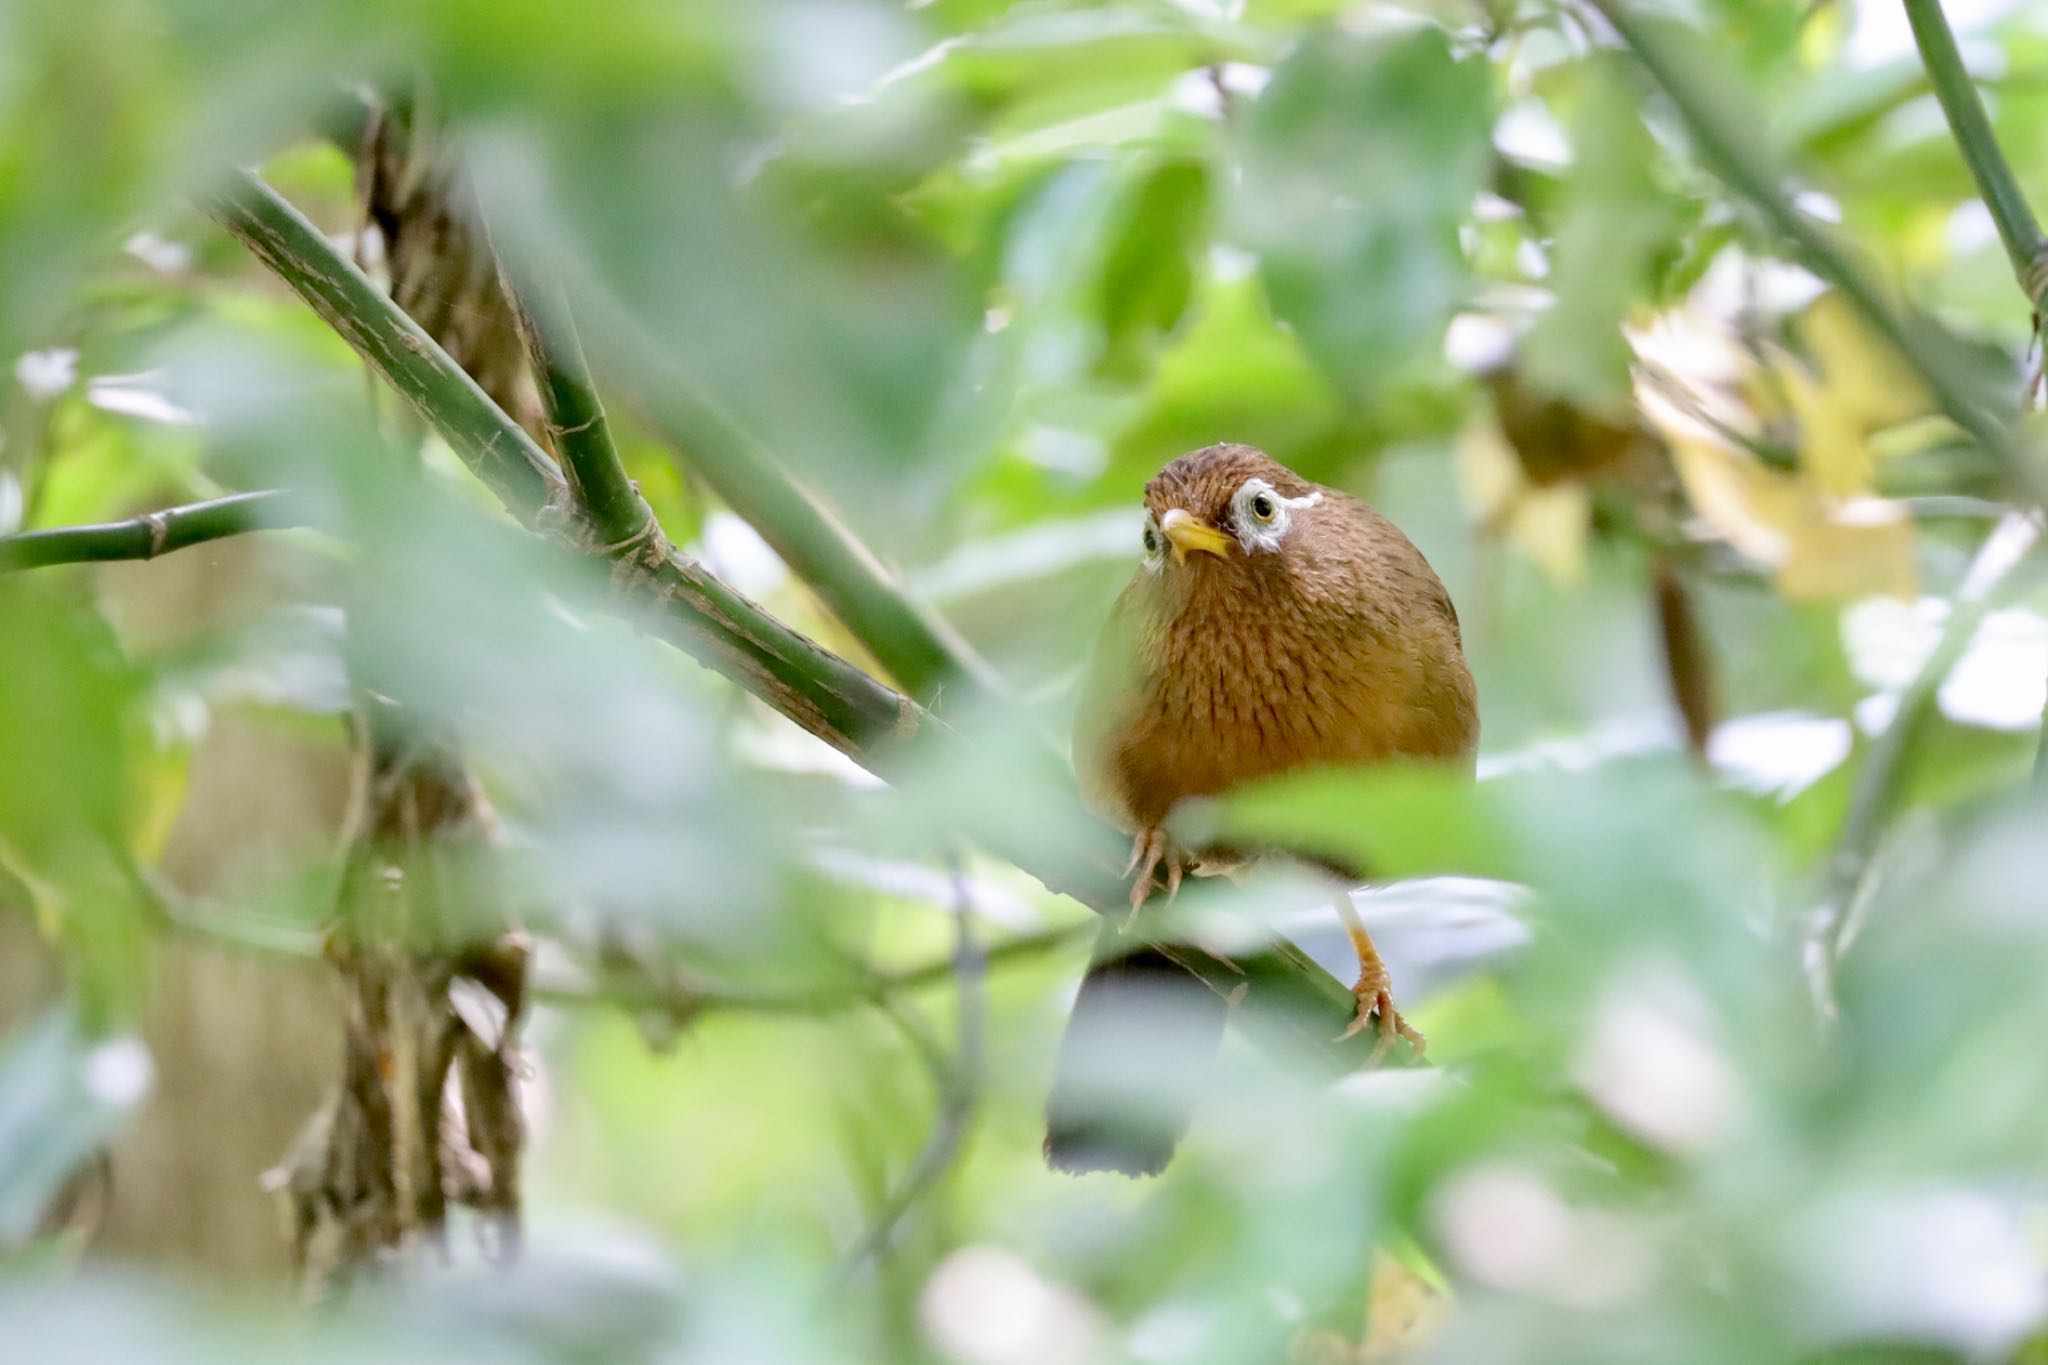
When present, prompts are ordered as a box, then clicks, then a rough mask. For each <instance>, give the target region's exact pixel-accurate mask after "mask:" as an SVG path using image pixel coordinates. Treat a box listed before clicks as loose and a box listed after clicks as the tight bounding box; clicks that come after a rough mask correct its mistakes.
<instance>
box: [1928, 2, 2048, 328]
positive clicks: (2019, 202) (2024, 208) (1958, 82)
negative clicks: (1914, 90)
mask: <svg viewBox="0 0 2048 1365" xmlns="http://www.w3.org/2000/svg"><path fill="white" fill-rule="evenodd" d="M1905 5H1906V18H1907V20H1908V21H1909V22H1910V23H1911V24H1912V26H1913V41H1914V43H1915V44H1916V45H1917V46H1918V47H1919V49H1920V60H1921V62H1922V63H1923V64H1924V65H1925V66H1926V68H1927V78H1928V80H1929V81H1930V82H1931V83H1932V84H1933V86H1934V94H1935V98H1936V99H1938V100H1940V101H1941V111H1942V113H1943V114H1945V115H1947V117H1948V126H1949V131H1950V132H1951V133H1953V134H1954V136H1955V140H1956V146H1957V148H1958V149H1959V150H1960V151H1961V152H1962V154H1963V161H1964V162H1965V163H1966V164H1967V165H1968V166H1969V168H1970V176H1971V178H1972V179H1973V180H1975V181H1976V182H1977V194H1978V196H1979V197H1980V198H1982V199H1983V201H1984V207H1985V208H1987V209H1989V210H1990V211H1991V221H1992V222H1993V223H1995V224H1997V225H1998V239H1999V240H2000V241H2001V242H2003V243H2004V244H2005V254H2006V257H2007V259H2008V260H2010V261H2011V262H2012V269H2013V274H2014V276H2016V277H2017V278H2018V280H2019V282H2020V288H2021V290H2023V291H2024V292H2025V293H2026V296H2027V302H2028V304H2029V305H2030V306H2031V307H2032V308H2033V310H2034V312H2035V313H2037V314H2038V313H2041V312H2042V311H2043V310H2044V305H2048V238H2044V237H2042V235H2041V225H2040V224H2039V223H2038V222H2036V221H2035V219H2034V211H2033V209H2032V208H2030V207H2029V206H2028V204H2027V197H2026V195H2024V194H2022V193H2021V192H2020V186H2019V181H2018V180H2016V179H2014V178H2013V173H2012V167H2011V165H2010V164H2008V163H2007V161H2006V159H2005V152H2004V150H2003V149H2002V148H2000V147H1999V145H1998V138H1997V136H1996V135H1995V134H1994V133H1993V132H1992V131H1991V120H1990V119H1988V118H1986V117H1985V115H1984V102H1983V101H1982V100H1981V99H1979V98H1978V96H1977V87H1976V85H1975V84H1974V83H1973V82H1972V81H1971V80H1970V73H1969V72H1968V71H1967V70H1966V69H1965V68H1964V66H1963V55H1962V53H1961V52H1960V51H1958V50H1957V48H1956V37H1955V34H1954V33H1953V32H1952V31H1951V30H1950V29H1949V26H1948V19H1947V17H1946V16H1945V15H1943V14H1942V12H1941V5H1940V3H1939V0H1905Z"/></svg>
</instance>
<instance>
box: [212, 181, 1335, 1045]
mask: <svg viewBox="0 0 2048 1365" xmlns="http://www.w3.org/2000/svg"><path fill="white" fill-rule="evenodd" d="M207 206H208V208H209V210H210V211H211V212H213V213H214V215H215V216H216V217H217V218H218V219H219V220H220V221H221V223H222V225H223V226H225V227H226V228H227V230H228V231H229V232H230V233H232V234H233V235H234V236H235V237H237V238H238V239H240V240H241V241H242V242H243V243H244V244H246V245H247V246H248V247H249V249H250V250H251V251H252V252H254V253H255V254H256V256H257V258H258V259H259V260H261V261H263V263H264V264H265V265H267V266H268V267H269V268H270V269H271V270H272V271H274V272H275V273H276V274H277V276H278V277H279V278H280V279H282V280H283V281H284V282H285V283H286V284H287V285H288V286H290V287H291V288H292V290H293V291H294V292H296V293H297V294H298V295H299V296H300V297H301V298H303V299H304V300H305V301H306V302H307V303H308V304H309V305H310V306H311V307H312V308H313V310H314V311H315V312H316V313H318V314H319V315H320V316H321V318H323V319H324V320H325V321H326V322H327V323H328V324H329V325H330V326H332V327H333V328H334V329H335V331H336V332H337V333H339V334H340V336H341V337H342V338H343V339H344V340H345V341H347V342H348V343H349V344H350V345H351V346H352V347H353V348H354V349H355V350H356V351H357V353H358V354H360V355H361V356H362V357H363V358H364V360H365V361H367V362H368V363H369V365H370V366H371V368H372V369H373V370H375V371H376V372H377V373H378V374H379V375H381V376H382V377H383V378H384V379H385V380H386V381H387V382H389V383H390V384H391V385H392V387H394V388H395V389H397V390H398V391H399V392H400V393H401V394H403V395H405V396H406V397H407V398H408V399H410V400H412V401H413V403H414V404H415V405H416V406H417V407H418V408H419V410H420V412H421V414H422V416H424V417H425V419H426V420H427V422H428V423H429V425H431V426H432V427H433V428H434V429H435V430H436V431H437V432H439V433H440V434H441V436H442V438H443V439H444V440H446V441H447V442H448V444H449V446H450V447H451V448H452V449H453V450H455V452H456V453H457V454H458V455H460V456H462V458H463V459H464V460H465V461H466V462H468V464H469V466H470V468H471V469H473V470H474V471H475V472H476V473H477V475H478V476H479V477H480V478H481V479H482V480H483V481H484V482H485V483H486V484H487V485H488V486H489V487H490V488H491V489H492V490H493V491H494V492H495V493H496V494H497V495H498V496H499V498H500V499H502V500H503V501H504V503H505V505H506V506H507V508H508V509H509V510H510V511H511V512H512V513H513V514H514V515H515V516H517V517H518V518H519V519H520V520H521V521H523V522H525V523H527V524H528V525H534V524H539V523H543V522H544V521H545V520H546V518H545V516H544V509H545V508H546V507H548V506H550V505H552V506H555V507H557V508H560V507H562V506H563V505H564V503H565V501H566V496H565V495H566V493H567V491H568V490H567V487H566V485H565V484H564V483H563V481H562V480H561V477H560V476H559V475H558V474H556V473H555V471H554V467H553V465H552V464H549V463H547V459H546V456H545V455H543V454H542V453H541V452H540V449H539V447H538V446H536V445H534V444H533V442H532V440H531V439H530V438H528V437H527V436H526V434H525V433H524V432H523V431H522V430H520V428H519V426H518V424H517V423H515V422H513V421H512V419H511V418H509V417H507V416H506V415H505V414H504V413H503V412H502V411H500V410H499V409H498V408H497V407H496V406H495V405H494V404H493V403H491V401H490V399H489V398H488V397H486V396H485V395H484V394H483V392H482V391H481V390H479V389H478V388H477V387H476V386H475V385H474V384H473V383H470V382H468V377H467V376H466V375H464V374H463V373H462V371H461V369H460V367H459V366H457V365H455V363H454V362H453V361H452V360H451V359H449V357H448V356H447V355H446V353H444V352H443V351H442V350H441V348H440V347H439V346H438V345H436V344H435V342H434V341H433V339H432V338H431V337H428V336H427V335H425V334H424V333H423V332H421V331H420V329H419V328H418V327H417V326H416V325H415V324H414V323H413V322H412V320H411V319H409V318H407V317H406V316H405V314H404V313H403V312H401V311H400V310H399V309H398V308H397V306H396V305H394V304H393V303H392V302H391V300H390V299H389V298H387V297H386V296H385V295H384V294H383V293H382V292H381V291H379V290H378V289H377V288H376V286H375V285H373V284H372V283H371V282H370V281H369V280H368V279H367V278H365V277H364V276H363V274H362V272H361V271H359V270H357V269H356V267H355V265H354V264H353V263H352V262H350V261H349V260H348V259H347V258H346V257H344V256H343V255H342V254H341V253H340V252H339V251H337V250H336V249H335V247H334V245H333V243H331V242H329V241H328V240H327V238H326V237H325V235H323V234H322V233H321V232H320V231H319V229H318V228H316V227H314V226H313V225H312V224H311V223H310V222H308V221H307V220H306V219H305V218H304V217H303V216H301V215H300V214H299V212H298V211H297V210H296V209H294V208H293V207H292V206H291V205H290V204H288V203H286V202H285V201H284V200H283V199H282V198H280V197H279V196H278V195H277V194H276V193H275V192H274V191H273V190H271V189H270V187H269V186H268V185H266V184H264V183H263V182H262V181H261V180H260V179H258V178H257V177H255V176H253V175H249V174H247V173H239V174H237V175H236V176H235V177H234V179H233V180H232V181H231V183H230V185H229V187H228V188H227V189H226V190H224V191H222V192H220V193H218V194H215V195H213V196H211V197H210V198H209V200H208V202H207ZM635 549H636V553H635V554H634V555H632V556H630V557H628V558H627V559H626V560H625V562H624V563H623V564H622V568H623V569H625V570H627V571H626V572H615V574H614V581H615V582H616V583H617V584H618V585H619V588H620V590H621V592H622V593H623V594H624V595H625V597H626V599H627V600H628V602H629V603H630V605H632V606H634V607H635V608H637V609H638V610H639V612H640V613H641V615H642V617H643V618H644V623H645V624H646V626H647V628H648V629H649V630H650V631H652V632H653V633H655V634H657V635H659V636H660V637H661V638H663V639H665V640H667V641H669V642H670V643H672V644H675V645H676V646H677V647H679V648H681V649H683V650H684V651H685V652H686V653H688V654H690V655H691V656H692V657H694V658H696V659H697V660H698V661H699V662H701V663H703V664H704V665H705V666H707V667H709V668H711V669H713V670H714V671H716V672H719V673H721V674H723V675H724V676H726V677H728V678H730V679H732V680H733V681H734V682H736V683H738V684H739V685H740V686H741V687H743V688H745V689H746V690H747V691H749V692H751V693H752V694H754V695H755V696H756V697H759V698H760V699H761V700H762V701H764V702H766V703H767V704H768V705H769V706H771V707H773V708H774V709H775V710H777V711H779V712H781V713H782V714H783V715H784V716H786V717H788V718H789V719H790V720H793V721H795V722H796V723H797V724H798V725H800V726H802V727H803V728H804V729H806V730H808V731H810V732H811V733H812V734H814V735H816V736H818V737H819V738H820V739H823V740H824V741H825V742H827V743H828V744H831V745H833V746H834V747H835V748H837V749H839V750H840V751H841V752H842V753H844V754H846V755H847V756H848V757H850V758H852V759H853V760H854V761H855V762H857V763H859V764H860V765H861V766H863V767H864V768H867V769H868V770H869V771H870V772H873V773H875V774H876V775H877V776H879V777H882V778H883V779H885V780H888V779H892V778H898V777H901V776H904V775H905V774H906V773H912V772H915V771H919V770H921V769H922V768H923V767H924V765H926V764H930V763H937V764H942V765H945V766H947V767H949V768H951V769H952V770H954V771H967V770H969V769H970V768H971V766H972V755H969V754H965V753H963V752H962V751H961V745H962V743H963V741H962V740H961V738H960V737H959V736H958V735H957V734H956V733H955V732H953V731H952V730H951V729H950V728H948V727H947V726H946V725H944V724H943V723H941V722H939V721H938V720H937V719H935V718H934V717H933V716H931V714H930V713H929V712H927V711H926V710H925V709H924V708H923V707H921V706H919V705H918V704H917V703H916V702H915V701H913V700H912V699H910V698H909V697H906V696H903V695H901V694H900V693H897V692H895V691H893V690H891V689H890V688H888V687H886V686H884V685H883V684H881V683H879V682H877V681H876V680H875V679H873V678H871V677H869V676H868V675H867V674H866V673H864V672H862V671H861V670H860V669H858V668H856V667H854V666H853V665H852V664H850V663H848V662H847V661H846V660H844V659H842V658H840V657H839V656H838V655H836V654H833V653H832V652H831V651H829V650H826V649H824V648H822V647H820V646H819V645H817V644H815V643H813V642H812V641H811V640H808V639H806V638H805V637H804V636H802V635H799V634H797V633H796V632H794V631H792V630H790V629H789V628H788V627H786V626H784V625H783V624H782V623H781V622H779V621H777V620H776V619H775V618H774V617H772V616H770V615H769V614H768V613H767V612H765V611H763V610H762V609H761V608H760V607H758V606H756V605H755V604H754V603H753V602H751V601H749V600H747V599H746V598H745V597H742V596H741V595H740V594H738V593H736V592H734V591H732V589H730V588H728V587H727V586H726V585H725V584H723V583H722V582H720V581H719V580H718V579H717V578H716V577H715V576H714V575H712V574H710V573H708V572H707V571H705V570H704V568H703V567H702V566H700V565H698V564H697V563H696V562H695V561H693V560H691V559H689V558H688V557H687V556H684V555H682V554H679V553H676V552H675V551H673V550H670V549H668V548H667V546H666V542H664V541H661V540H660V539H659V538H658V537H654V538H652V539H650V540H648V541H645V542H642V543H640V544H638V545H637V546H636V547H635ZM1034 761H1036V760H1035V759H1034ZM988 780H989V782H990V783H991V785H992V786H993V785H994V784H997V783H1004V784H1016V783H1019V782H1028V781H1029V778H1028V777H1026V776H1022V775H1018V774H1014V773H990V774H989V776H988ZM1062 781H1064V782H1066V785H1067V789H1068V790H1069V791H1071V781H1070V777H1069V776H1068V775H1064V774H1063V775H1062ZM948 814H949V816H950V817H951V819H952V820H953V821H954V822H955V831H956V832H957V833H959V834H961V835H963V836H965V837H966V838H968V839H971V840H973V841H975V842H977V843H979V844H980V845H982V846H983V847H984V848H986V849H988V850H989V851H990V852H992V853H994V854H995V855H996V856H998V857H1001V858H1004V859H1006V860H1008V861H1010V862H1013V863H1015V864H1016V865H1017V866H1018V867H1020V868H1022V869H1024V870H1025V871H1026V872H1029V873H1030V874H1031V875H1033V876H1035V877H1037V878H1038V879H1039V880H1040V881H1041V882H1043V883H1044V884H1045V886H1046V887H1047V888H1048V889H1049V890H1051V891H1053V892H1055V893H1058V894H1063V895H1068V896H1072V897H1073V898H1074V899H1076V900H1078V901H1080V902H1081V903H1082V904H1084V905H1087V906H1088V907H1089V908H1090V909H1092V910H1094V911H1096V912H1097V913H1098V914H1101V915H1105V916H1110V915H1114V916H1119V917H1120V916H1122V914H1123V913H1124V910H1125V897H1124V892H1125V890H1126V883H1125V881H1124V878H1123V877H1122V876H1120V875H1119V873H1118V871H1117V869H1118V868H1119V867H1121V866H1122V863H1123V855H1124V851H1125V849H1126V847H1127V845H1128V841H1127V840H1126V839H1124V838H1123V837H1122V836H1120V835H1118V834H1116V833H1115V832H1114V831H1112V830H1110V829H1109V828H1108V827H1107V826H1105V825H1103V824H1101V823H1100V822H1097V821H1095V820H1093V819H1091V818H1089V817H1087V816H1085V815H1084V814H1082V812H1081V811H1080V810H1079V808H1078V805H1077V804H1076V803H1074V802H1072V801H1068V802H1066V803H1065V804H1064V806H1063V807H1058V808H1055V809H1051V810H1048V811H1046V812H1044V819H1043V820H1042V821H1022V822H1020V821H1017V820H1015V819H1013V818H1012V816H1011V813H1010V811H1009V810H1008V809H1007V808H1006V805H1005V803H1004V802H1003V801H1001V800H996V799H991V800H989V801H986V802H977V801H972V800H961V801H957V802H955V803H953V804H952V805H951V806H950V807H949V808H948ZM1196 898H1198V893H1197V894H1196V895H1194V896H1185V897H1183V899H1184V900H1187V899H1196ZM1135 942H1136V940H1135V939H1134V946H1135ZM1162 950H1163V951H1165V952H1166V953H1167V954H1168V955H1169V956H1170V957H1172V959H1173V960H1174V961H1175V962H1177V963H1178V964H1180V965H1181V966H1182V967H1184V968H1185V969H1186V970H1187V971H1189V972H1190V973H1191V974H1193V975H1194V976H1196V977H1197V978H1199V979H1200V980H1201V981H1202V982H1203V983H1204V984H1205V985H1207V986H1209V987H1210V989H1212V990H1214V991H1216V992H1217V993H1218V994H1220V995H1225V996H1229V997H1232V998H1234V999H1239V1000H1241V1001H1242V1004H1241V1006H1240V1008H1239V1009H1238V1011H1237V1013H1236V1017H1237V1018H1238V1019H1239V1021H1240V1022H1241V1023H1242V1024H1243V1025H1244V1026H1245V1027H1246V1028H1247V1029H1248V1030H1249V1031H1250V1032H1251V1034H1252V1035H1253V1036H1254V1037H1256V1038H1258V1039H1260V1040H1261V1041H1263V1042H1266V1043H1268V1044H1271V1045H1273V1046H1275V1047H1277V1048H1279V1049H1280V1050H1281V1051H1282V1052H1283V1053H1284V1054H1285V1055H1287V1056H1290V1057H1294V1058H1300V1057H1303V1056H1305V1055H1306V1056H1312V1057H1320V1058H1322V1059H1324V1060H1325V1061H1326V1062H1328V1063H1329V1064H1331V1065H1334V1066H1344V1065H1353V1064H1356V1063H1357V1062H1358V1061H1359V1060H1360V1059H1362V1058H1363V1057H1364V1056H1365V1055H1366V1054H1367V1053H1368V1052H1370V1050H1371V1040H1370V1039H1369V1037H1368V1036H1367V1035H1366V1034H1364V1033H1361V1034H1359V1035H1358V1036H1356V1037H1354V1038H1352V1039H1350V1040H1349V1041H1348V1042H1346V1043H1344V1044H1342V1045H1338V1044H1335V1043H1334V1041H1333V1040H1334V1039H1335V1037H1336V1035H1337V1033H1338V1032H1339V1030H1341V1029H1342V1027H1343V1026H1344V1024H1345V1023H1346V1022H1348V1021H1349V1019H1350V1017H1351V1014H1352V1010H1353V1007H1354V1004H1355V1001H1354V1000H1353V997H1352V995H1351V992H1350V990H1349V989H1348V988H1346V987H1345V986H1344V985H1343V984H1342V983H1340V982H1338V981H1337V980H1336V978H1334V977H1332V976H1331V975H1330V974H1329V973H1328V972H1326V971H1324V970H1323V969H1322V968H1321V967H1320V966H1318V965H1317V964H1316V963H1315V962H1314V961H1313V960H1312V959H1310V958H1309V957H1308V956H1307V955H1306V954H1304V953H1303V952H1302V951H1301V950H1300V949H1299V948H1297V947H1295V946H1294V945H1293V944H1291V943H1289V942H1287V941H1286V940H1284V939H1283V940H1278V941H1276V942H1275V943H1274V944H1273V945H1271V946H1270V947H1268V948H1266V949H1265V950H1263V951H1261V952H1258V953H1253V954H1247V955H1245V956H1243V957H1240V958H1238V959H1236V961H1235V962H1234V963H1227V962H1224V961H1222V960H1220V959H1218V958H1216V957H1214V956H1212V955H1211V954H1209V953H1207V952H1204V951H1202V950H1200V949H1197V948H1192V947H1185V946H1179V945H1171V944H1169V945H1163V948H1162Z"/></svg>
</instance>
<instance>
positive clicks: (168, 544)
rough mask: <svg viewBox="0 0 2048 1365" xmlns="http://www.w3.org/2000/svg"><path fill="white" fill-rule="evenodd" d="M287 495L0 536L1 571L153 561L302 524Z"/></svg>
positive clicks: (235, 497) (271, 493) (244, 496)
mask: <svg viewBox="0 0 2048 1365" xmlns="http://www.w3.org/2000/svg"><path fill="white" fill-rule="evenodd" d="M302 524H303V523H302V521H301V520H300V518H299V517H298V515H297V514H296V513H294V512H293V511H292V510H291V504H290V500H289V498H288V496H287V495H286V494H285V493H283V492H280V491H277V490H267V491H264V492H258V493H234V494H231V495H229V496H227V497H224V498H213V499H211V500H209V501H206V502H194V503H188V504H186V505H185V506H182V507H167V508H165V509H164V510H162V511H161V512H145V513H143V514H142V515H141V516H139V517H130V518H128V519H127V520H126V521H108V522H100V523H97V524H94V525H90V526H57V527H51V528H49V529H47V530H40V531H20V532H17V533H15V534H14V535H11V536H0V572H7V571H10V570H14V569H40V568H44V567H46V566H49V565H52V564H82V563H105V562H108V561H113V560H123V559H155V558H156V557H157V556H158V555H167V554H169V553H171V551H173V550H182V549H185V548H186V547H188V546H192V545H200V544H204V543H205V542H207V541H209V540H220V539H222V538H224V537H227V536H238V535H241V534H242V533H243V532H245V531H265V530H278V529H281V528H284V527H288V526H298V525H302Z"/></svg>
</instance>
